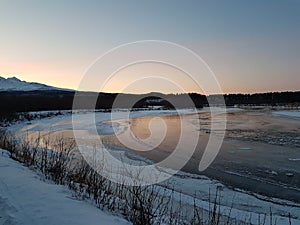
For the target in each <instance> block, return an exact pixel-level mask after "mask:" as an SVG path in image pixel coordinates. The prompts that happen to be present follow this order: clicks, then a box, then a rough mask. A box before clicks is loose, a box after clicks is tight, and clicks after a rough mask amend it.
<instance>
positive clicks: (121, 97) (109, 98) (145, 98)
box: [0, 91, 300, 114]
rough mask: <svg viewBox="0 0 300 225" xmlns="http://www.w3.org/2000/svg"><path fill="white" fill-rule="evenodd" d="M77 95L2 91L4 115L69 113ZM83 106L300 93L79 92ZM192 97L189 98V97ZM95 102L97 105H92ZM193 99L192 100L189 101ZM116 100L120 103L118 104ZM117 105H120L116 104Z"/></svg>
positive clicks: (277, 98) (298, 96)
mask: <svg viewBox="0 0 300 225" xmlns="http://www.w3.org/2000/svg"><path fill="white" fill-rule="evenodd" d="M74 95H75V92H72V91H27V92H0V102H1V104H0V112H1V114H5V113H11V112H28V111H41V110H70V109H72V106H73V99H74ZM77 97H78V99H80V100H81V101H80V102H81V104H79V105H77V108H79V109H93V108H96V109H106V110H109V109H111V108H112V107H117V108H147V107H151V106H161V107H162V108H168V109H170V108H174V107H175V108H187V107H197V108H201V107H203V106H207V105H208V102H210V103H213V104H219V103H222V101H221V100H222V98H223V97H224V99H225V102H226V105H227V106H232V105H283V104H296V105H299V104H300V91H298V92H273V93H259V94H226V95H224V96H221V95H210V96H205V95H201V94H198V93H189V94H161V93H149V94H142V95H136V94H110V93H95V92H80V93H79V94H78V95H77ZM188 97H189V98H188ZM90 99H95V104H91V103H90ZM187 99H191V101H187ZM115 100H117V101H115ZM114 102H117V104H115V105H114Z"/></svg>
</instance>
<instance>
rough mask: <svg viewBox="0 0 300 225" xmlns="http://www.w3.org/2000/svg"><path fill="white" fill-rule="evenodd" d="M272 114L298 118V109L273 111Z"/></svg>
mask: <svg viewBox="0 0 300 225" xmlns="http://www.w3.org/2000/svg"><path fill="white" fill-rule="evenodd" d="M273 114H274V115H278V116H288V117H295V118H300V111H288V110H286V111H275V112H273Z"/></svg>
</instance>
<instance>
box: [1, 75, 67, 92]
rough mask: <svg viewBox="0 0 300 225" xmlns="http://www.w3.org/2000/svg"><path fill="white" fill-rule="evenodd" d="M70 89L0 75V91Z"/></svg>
mask: <svg viewBox="0 0 300 225" xmlns="http://www.w3.org/2000/svg"><path fill="white" fill-rule="evenodd" d="M50 90H57V91H58V90H59V91H70V90H67V89H62V88H57V87H52V86H48V85H45V84H41V83H35V82H26V81H21V80H20V79H18V78H16V77H11V78H3V77H1V76H0V91H50Z"/></svg>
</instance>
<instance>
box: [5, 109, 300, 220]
mask: <svg viewBox="0 0 300 225" xmlns="http://www.w3.org/2000/svg"><path fill="white" fill-rule="evenodd" d="M207 111H208V110H207V109H204V110H203V112H207ZM228 111H229V112H230V111H232V112H234V111H239V109H236V108H234V109H229V110H228ZM89 113H90V112H87V111H86V112H78V113H77V115H76V118H77V119H76V122H77V123H78V124H77V128H81V129H85V130H89V129H90V128H91V127H92V126H93V124H92V121H91V122H90V124H87V118H89V116H90V115H89ZM175 113H176V111H172V110H166V111H161V110H153V111H136V112H131V114H130V118H137V117H143V116H160V115H169V114H175ZM180 113H182V114H187V113H194V111H193V110H182V111H181V112H180ZM95 116H96V121H97V126H99V127H100V128H101V130H102V131H103V132H104V131H105V130H106V133H110V132H112V126H108V127H107V126H103V124H104V123H103V122H104V121H110V120H111V117H110V113H103V112H98V113H96V115H95ZM126 117H127V112H126V111H122V110H120V111H118V112H116V113H115V115H114V119H123V118H126ZM9 129H10V131H12V132H17V133H18V135H19V136H22V135H23V134H25V133H26V132H29V133H30V132H40V131H51V132H57V131H66V130H72V129H73V127H72V117H71V114H70V113H65V114H63V115H61V116H57V117H51V118H45V119H42V120H38V119H37V120H34V121H31V122H30V123H24V122H19V123H16V124H14V125H12V126H11V127H10V128H9ZM122 129H125V128H124V124H123V125H122V126H119V127H117V130H119V131H120V132H122ZM122 151H124V150H122ZM137 158H138V157H137ZM130 160H132V158H131V159H130ZM145 162H146V160H145ZM0 167H1V171H0V176H1V183H0V185H1V186H0V196H1V199H0V201H1V206H2V208H3V210H1V214H0V216H1V218H0V224H1V222H2V224H4V222H3V221H5V220H6V221H10V223H6V224H45V225H48V224H86V223H85V221H88V222H89V223H88V224H94V223H93V222H96V221H99V220H101V221H103V223H100V224H107V225H109V224H126V223H125V222H124V221H123V220H121V219H118V218H116V217H113V216H110V215H107V214H105V213H103V212H101V211H100V210H99V209H97V208H94V207H93V206H90V205H88V203H85V202H80V201H77V200H74V199H72V198H71V194H70V192H68V191H67V189H66V188H65V187H61V186H57V185H53V184H49V183H48V182H44V181H42V180H41V177H40V176H38V175H36V174H35V173H34V172H32V171H30V170H28V169H27V168H24V167H23V166H21V165H19V164H18V163H16V162H14V161H12V160H11V159H9V158H8V157H7V153H6V152H4V153H3V156H1V161H0ZM12 174H13V175H12ZM160 185H161V186H165V187H168V186H169V187H171V186H172V187H174V188H175V195H174V196H175V198H174V200H175V201H176V200H177V201H183V202H184V203H185V204H186V208H187V209H189V207H191V205H192V204H194V202H193V196H194V194H195V192H197V193H198V196H200V197H199V199H197V201H196V204H197V206H198V207H200V208H202V209H203V210H208V208H209V207H210V204H209V201H208V195H209V192H212V193H214V191H215V190H216V189H217V188H218V189H219V188H221V189H222V196H223V197H222V198H223V200H224V204H223V205H222V206H221V207H220V212H221V213H223V214H224V215H228V214H229V212H230V214H231V217H233V218H236V219H238V220H243V221H244V220H245V219H246V220H249V219H250V220H251V221H252V223H253V224H256V222H257V218H258V216H259V214H264V213H266V212H269V210H270V208H272V212H273V213H274V215H273V219H274V220H275V219H276V221H277V225H286V224H288V219H287V216H288V213H287V212H289V213H291V215H292V217H293V219H292V221H293V223H292V224H295V225H297V224H300V218H299V215H300V205H299V204H297V203H293V202H290V201H286V200H281V199H275V198H268V197H265V196H261V195H258V194H254V193H248V192H245V191H242V190H237V189H231V188H227V187H226V186H224V185H222V184H221V183H220V182H218V181H216V180H212V179H209V178H207V177H205V176H200V175H192V174H188V173H183V172H180V173H178V174H177V175H175V176H173V177H172V178H171V179H169V180H168V181H167V182H164V183H161V184H160ZM8 189H9V191H8ZM20 193H22V194H20ZM24 193H25V194H24ZM180 193H181V194H180ZM233 199H234V201H235V204H234V208H233V209H231V206H232V204H231V203H232V201H233ZM18 202H21V204H19V203H18ZM57 205H59V206H60V207H61V208H57V207H56V206H57ZM77 211H78V212H79V213H78V212H77ZM76 212H77V213H76ZM37 215H38V216H37ZM66 215H67V216H66ZM53 218H58V219H59V221H57V220H54V219H53ZM35 220H36V221H35ZM268 220H269V218H267V221H266V224H269V221H268ZM21 221H26V222H23V223H20V222H21ZM18 222H19V223H18ZM97 224H99V223H97Z"/></svg>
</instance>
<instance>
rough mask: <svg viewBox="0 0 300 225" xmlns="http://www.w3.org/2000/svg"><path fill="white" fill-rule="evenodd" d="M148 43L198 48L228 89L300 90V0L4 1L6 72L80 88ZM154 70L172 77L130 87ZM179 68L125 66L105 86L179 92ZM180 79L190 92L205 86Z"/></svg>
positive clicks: (2, 63) (1, 49) (0, 1)
mask: <svg viewBox="0 0 300 225" xmlns="http://www.w3.org/2000/svg"><path fill="white" fill-rule="evenodd" d="M140 40H163V41H170V42H174V43H177V44H179V45H182V46H185V47H187V48H189V49H191V50H192V51H194V52H195V53H196V54H198V55H199V56H200V57H201V58H202V59H203V60H204V61H205V62H206V63H207V64H208V65H209V67H210V68H211V69H212V71H213V72H214V74H215V76H216V78H217V80H218V82H219V84H220V87H221V90H222V92H224V93H254V92H268V91H286V90H291V91H293V90H294V91H295V90H300V73H299V69H300V66H299V65H300V1H299V0H285V1H283V0H280V1H279V0H269V1H267V0H265V1H261V0H253V1H238V0H226V1H222V0H220V1H214V0H205V1H202V0H189V1H183V0H181V1H179V0H164V1H161V0H153V1H138V0H136V1H131V0H124V1H117V0H107V1H100V0H98V1H96V0H94V1H93V0H89V1H84V0H52V1H50V0H49V1H48V0H45V1H40V0H27V1H23V0H0V76H2V77H12V76H16V77H18V78H20V79H22V80H26V81H34V82H41V83H45V84H48V85H54V86H58V87H64V88H71V89H77V88H78V86H79V84H80V82H81V80H82V78H83V77H84V75H85V73H86V71H87V69H88V68H89V67H90V65H91V64H92V63H93V62H94V61H95V60H96V59H97V58H98V57H99V56H101V55H102V54H104V53H105V52H107V51H109V50H110V49H112V48H114V47H116V46H119V45H122V44H125V43H129V42H134V41H140ZM147 68H148V69H149V68H150V71H152V73H153V76H155V75H157V74H159V73H162V71H168V73H167V74H169V75H166V79H165V80H157V78H153V79H146V80H145V81H144V82H142V83H139V82H140V81H139V82H137V83H135V84H132V85H131V86H130V85H129V84H131V80H132V79H133V77H135V78H136V77H139V76H141V77H143V76H144V75H145V74H139V73H143V71H144V72H145V73H148V74H149V71H148V69H147ZM151 69H152V70H151ZM136 71H139V73H137V72H136ZM156 73H157V74H156ZM176 73H177V74H178V71H175V70H174V71H172V69H170V68H169V69H166V68H160V67H155V65H152V67H150V66H149V65H148V66H147V67H144V68H143V69H142V70H138V68H137V69H136V70H135V69H134V68H131V67H130V68H125V69H124V70H123V71H120V72H119V74H118V77H119V79H116V78H115V79H112V80H111V82H110V84H109V85H108V86H106V87H105V88H104V89H103V90H105V91H107V92H120V91H122V90H123V91H124V90H126V92H133V93H142V92H150V91H160V92H165V93H169V92H177V91H178V90H177V89H176V87H175V88H174V87H172V85H170V84H168V82H167V81H168V76H170V77H171V76H173V77H177V75H176ZM133 74H134V75H133ZM99 76H105V75H101V74H99ZM178 77H180V78H178V79H177V80H176V81H175V82H179V83H180V84H184V87H185V88H184V90H185V91H187V92H192V91H197V90H198V89H197V87H195V86H194V84H193V82H192V81H190V80H188V79H184V78H182V77H183V75H182V74H181V75H178ZM126 85H127V86H126ZM129 86H130V87H131V88H130V87H129ZM99 88H100V85H99ZM91 89H93V90H94V87H93V85H91ZM95 91H98V90H95Z"/></svg>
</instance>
